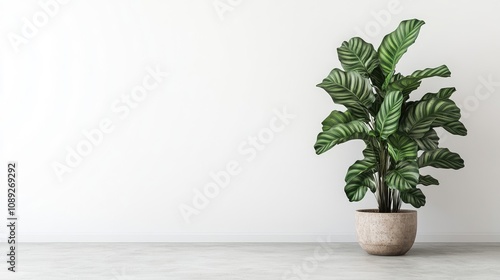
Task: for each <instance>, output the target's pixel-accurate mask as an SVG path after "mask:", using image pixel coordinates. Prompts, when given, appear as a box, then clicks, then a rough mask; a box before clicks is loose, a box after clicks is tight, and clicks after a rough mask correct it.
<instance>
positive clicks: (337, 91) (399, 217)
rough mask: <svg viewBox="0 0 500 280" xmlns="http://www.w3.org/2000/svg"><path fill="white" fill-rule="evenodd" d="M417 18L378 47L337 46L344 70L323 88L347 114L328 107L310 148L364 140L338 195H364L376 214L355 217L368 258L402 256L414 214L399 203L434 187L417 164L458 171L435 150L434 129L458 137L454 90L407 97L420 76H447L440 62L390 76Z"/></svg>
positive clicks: (353, 42)
mask: <svg viewBox="0 0 500 280" xmlns="http://www.w3.org/2000/svg"><path fill="white" fill-rule="evenodd" d="M422 25H424V21H421V20H418V19H411V20H405V21H402V22H401V23H400V24H399V26H398V27H397V29H396V30H395V31H393V32H392V33H390V34H388V35H386V36H385V37H384V38H383V40H382V42H381V44H380V47H379V48H378V50H375V48H374V47H373V45H371V44H369V43H367V42H365V41H364V40H363V39H361V38H359V37H355V38H352V39H350V40H349V41H346V42H343V43H342V45H341V46H340V47H339V48H338V49H337V53H338V58H339V60H340V63H341V65H342V67H343V69H344V70H340V69H338V68H335V69H333V70H332V71H331V72H330V74H329V75H328V77H326V78H325V79H324V80H323V82H322V83H320V84H319V85H317V86H318V87H320V88H322V89H324V90H325V91H326V92H327V93H328V94H329V95H330V96H331V97H332V99H333V101H334V102H335V103H336V104H340V105H344V106H345V107H346V108H347V110H345V111H343V112H342V111H337V110H334V111H332V112H331V113H330V115H329V116H328V117H327V118H326V119H325V120H324V121H323V122H322V125H323V131H322V132H320V133H319V135H318V138H317V141H316V144H315V146H314V148H315V150H316V153H317V154H322V153H324V152H326V151H328V150H330V149H331V148H332V147H334V146H336V145H338V144H341V143H344V142H346V141H349V140H353V139H359V140H362V141H364V143H365V144H366V148H365V149H364V150H363V156H364V158H363V159H360V160H357V161H356V162H355V163H354V164H353V165H351V166H350V167H349V169H348V170H347V175H346V176H345V182H346V185H345V193H346V195H347V197H348V198H349V201H351V202H353V201H359V200H361V199H362V198H363V197H364V196H365V194H366V192H367V191H368V190H370V191H371V192H372V193H374V194H375V196H376V199H377V202H378V209H371V210H370V209H368V210H358V211H357V212H356V223H357V224H356V231H357V234H358V240H359V243H360V245H361V247H363V249H365V250H366V251H367V252H368V253H370V254H375V255H403V254H405V253H406V252H407V251H408V250H409V249H410V248H411V246H412V245H413V242H414V241H415V236H416V226H417V213H416V211H415V210H402V209H401V204H402V202H404V203H408V204H411V205H412V206H413V207H415V208H419V207H421V206H424V205H425V196H424V194H423V193H422V191H421V189H420V188H418V187H417V185H424V186H428V185H438V184H439V182H438V180H436V179H435V178H433V177H432V176H430V175H424V174H420V169H421V168H423V167H428V166H431V167H436V168H449V169H460V168H462V167H464V161H463V159H462V158H461V157H460V156H459V155H458V154H457V153H454V152H451V151H450V150H448V149H446V148H441V147H439V137H438V134H437V132H436V128H442V129H444V130H446V131H447V132H449V133H451V134H454V135H461V136H465V135H466V134H467V130H466V128H465V126H464V125H463V124H462V123H461V122H460V109H459V108H458V107H457V106H456V104H455V103H454V102H453V101H452V100H450V97H451V95H452V94H453V92H455V88H453V87H447V88H442V89H440V90H439V91H438V92H436V93H426V94H424V95H423V97H421V98H420V99H419V100H413V99H411V98H410V93H411V92H412V91H414V90H416V89H417V88H418V87H419V86H420V84H421V81H422V79H424V78H429V77H449V76H450V75H451V73H450V71H449V70H448V67H447V66H446V65H441V66H438V67H435V68H426V69H423V70H417V71H415V72H413V73H412V74H410V75H403V74H401V73H397V72H396V71H395V68H396V64H397V63H398V62H399V60H400V59H401V57H402V56H403V54H404V53H405V52H406V51H407V49H408V47H409V46H410V45H412V44H413V43H414V42H415V40H416V39H417V36H418V33H419V31H420V28H421V27H422Z"/></svg>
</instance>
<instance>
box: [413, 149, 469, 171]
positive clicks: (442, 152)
mask: <svg viewBox="0 0 500 280" xmlns="http://www.w3.org/2000/svg"><path fill="white" fill-rule="evenodd" d="M417 162H418V166H419V167H420V168H422V167H425V166H432V167H436V168H448V169H460V168H462V167H464V160H463V159H462V158H461V157H460V155H459V154H457V153H453V152H450V150H448V149H447V148H438V149H435V150H433V151H426V152H423V153H422V155H420V157H419V158H418V161H417Z"/></svg>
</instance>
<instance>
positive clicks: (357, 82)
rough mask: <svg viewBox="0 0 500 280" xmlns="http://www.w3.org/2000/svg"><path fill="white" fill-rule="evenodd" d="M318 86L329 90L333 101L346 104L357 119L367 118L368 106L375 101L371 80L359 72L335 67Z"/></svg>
mask: <svg viewBox="0 0 500 280" xmlns="http://www.w3.org/2000/svg"><path fill="white" fill-rule="evenodd" d="M317 86H318V87H320V88H323V89H324V90H325V91H326V92H328V94H329V95H330V96H331V97H332V99H333V102H335V103H337V104H341V105H344V106H346V107H347V108H348V109H349V110H350V111H351V114H352V115H353V116H354V117H355V118H356V119H359V118H363V119H366V118H367V114H366V112H367V108H370V106H371V104H372V103H373V101H375V95H374V94H373V92H372V88H371V85H370V81H369V80H368V79H366V78H364V77H362V76H361V75H360V74H358V73H357V72H344V71H342V70H340V69H337V68H335V69H333V70H332V71H331V72H330V74H329V75H328V77H326V78H325V79H324V80H323V82H322V83H320V84H318V85H317Z"/></svg>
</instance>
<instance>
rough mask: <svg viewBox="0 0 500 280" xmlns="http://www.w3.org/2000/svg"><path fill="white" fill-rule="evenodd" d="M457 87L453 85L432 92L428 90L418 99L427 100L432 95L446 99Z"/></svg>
mask: <svg viewBox="0 0 500 280" xmlns="http://www.w3.org/2000/svg"><path fill="white" fill-rule="evenodd" d="M456 90H457V89H456V88H454V87H449V88H442V89H440V90H439V91H438V92H436V93H433V92H429V93H426V94H425V95H424V96H422V98H421V99H420V100H429V99H431V98H433V97H436V98H441V99H448V98H450V97H451V95H452V94H453V93H454V92H455V91H456Z"/></svg>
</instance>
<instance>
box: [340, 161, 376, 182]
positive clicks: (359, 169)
mask: <svg viewBox="0 0 500 280" xmlns="http://www.w3.org/2000/svg"><path fill="white" fill-rule="evenodd" d="M376 165H377V163H376V161H375V157H368V158H364V159H361V160H357V161H356V162H354V164H353V165H351V166H350V167H349V169H348V170H347V174H346V176H345V182H346V183H349V182H350V181H352V180H353V179H355V178H357V177H358V176H360V175H361V174H363V173H366V172H368V173H370V174H373V173H374V172H375V167H376Z"/></svg>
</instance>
